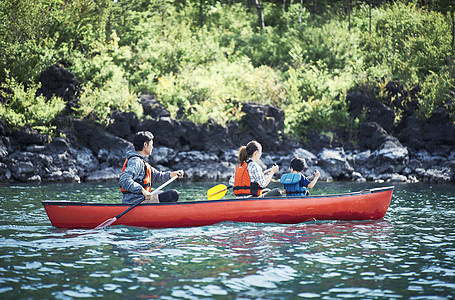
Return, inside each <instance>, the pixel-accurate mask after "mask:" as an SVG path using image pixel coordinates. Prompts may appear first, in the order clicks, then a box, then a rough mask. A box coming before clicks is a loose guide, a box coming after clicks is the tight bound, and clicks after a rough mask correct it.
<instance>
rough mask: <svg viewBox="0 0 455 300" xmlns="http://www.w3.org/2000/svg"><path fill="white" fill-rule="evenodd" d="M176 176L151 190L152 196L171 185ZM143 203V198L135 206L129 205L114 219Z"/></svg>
mask: <svg viewBox="0 0 455 300" xmlns="http://www.w3.org/2000/svg"><path fill="white" fill-rule="evenodd" d="M177 177H178V176H174V177H171V179H169V180H168V181H166V182H165V183H163V184H162V185H160V186H159V187H158V188H156V189H155V190H153V192H152V194H156V192H158V191H160V190H162V189H163V188H164V187H165V186H166V185H168V184H169V183H171V182H172V181H174V180H176V179H177ZM143 201H145V197H144V199H142V200H139V201H138V202H136V203H135V204H133V205H131V206H130V207H129V208H128V209H126V210H125V211H124V212H122V213H120V214H118V215H117V216H115V218H116V219H117V220H118V219H120V218H121V217H122V216H123V215H124V214H126V213H127V212H129V211H130V210H132V209H133V208H135V207H136V206H138V205H139V204H141V203H142V202H143Z"/></svg>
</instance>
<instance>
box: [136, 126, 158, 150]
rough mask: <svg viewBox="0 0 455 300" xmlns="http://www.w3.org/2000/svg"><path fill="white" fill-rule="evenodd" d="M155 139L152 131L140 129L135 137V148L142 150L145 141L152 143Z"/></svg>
mask: <svg viewBox="0 0 455 300" xmlns="http://www.w3.org/2000/svg"><path fill="white" fill-rule="evenodd" d="M151 140H153V134H152V133H151V132H150V131H139V132H138V133H136V135H135V136H134V138H133V145H134V150H136V151H142V149H143V148H144V143H150V141H151Z"/></svg>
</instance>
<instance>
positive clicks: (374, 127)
mask: <svg viewBox="0 0 455 300" xmlns="http://www.w3.org/2000/svg"><path fill="white" fill-rule="evenodd" d="M389 137H390V136H389V135H388V134H387V131H385V130H384V129H383V128H382V127H381V125H379V124H378V123H376V122H367V123H364V124H362V125H360V128H359V146H360V147H362V148H363V149H370V150H375V149H377V148H379V146H381V145H382V144H384V142H385V141H386V140H387V139H389Z"/></svg>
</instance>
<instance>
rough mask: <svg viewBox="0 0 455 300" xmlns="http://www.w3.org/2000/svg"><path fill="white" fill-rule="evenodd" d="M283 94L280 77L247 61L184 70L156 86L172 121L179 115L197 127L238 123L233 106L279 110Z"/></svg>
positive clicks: (237, 113) (221, 61)
mask: <svg viewBox="0 0 455 300" xmlns="http://www.w3.org/2000/svg"><path fill="white" fill-rule="evenodd" d="M283 94H284V90H283V88H282V85H281V83H280V76H279V73H278V74H277V73H276V72H275V71H273V69H271V68H269V67H266V66H263V67H260V68H254V67H253V66H252V65H251V63H250V62H249V61H248V60H247V59H244V60H242V61H237V62H232V63H230V62H228V61H227V60H220V61H219V62H216V63H213V64H211V65H207V66H202V65H200V66H197V67H195V68H186V69H183V70H182V71H181V72H180V73H179V74H170V75H167V76H163V77H161V78H160V79H159V82H158V86H157V99H158V100H159V101H160V102H161V103H162V104H163V105H164V106H165V107H166V108H167V109H168V110H169V111H170V112H171V115H172V116H173V117H178V116H179V113H182V114H183V117H185V118H187V119H189V120H191V121H194V122H196V123H204V122H206V121H207V120H209V119H213V120H215V121H216V122H218V123H220V124H226V122H227V121H228V120H239V118H240V117H241V113H240V110H239V109H238V107H237V106H236V105H234V106H232V103H242V102H257V103H262V104H275V105H278V106H279V105H280V103H281V102H282V99H283ZM181 108H183V111H182V109H181Z"/></svg>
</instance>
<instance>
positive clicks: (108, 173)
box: [85, 167, 122, 181]
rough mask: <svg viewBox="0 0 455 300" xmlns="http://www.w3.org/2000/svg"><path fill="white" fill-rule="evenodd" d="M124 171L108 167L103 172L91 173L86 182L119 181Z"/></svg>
mask: <svg viewBox="0 0 455 300" xmlns="http://www.w3.org/2000/svg"><path fill="white" fill-rule="evenodd" d="M121 172H122V170H121V169H120V168H114V167H107V168H104V169H101V170H96V171H94V172H91V173H90V174H89V175H88V176H87V177H86V178H85V180H86V181H118V180H119V179H120V174H121Z"/></svg>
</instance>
